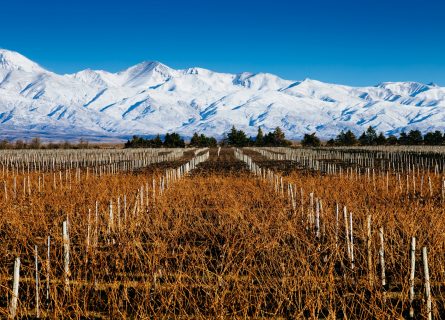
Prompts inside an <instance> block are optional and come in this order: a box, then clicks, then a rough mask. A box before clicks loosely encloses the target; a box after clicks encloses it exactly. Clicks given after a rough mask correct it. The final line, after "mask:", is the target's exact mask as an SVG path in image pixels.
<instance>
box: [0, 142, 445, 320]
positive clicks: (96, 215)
mask: <svg viewBox="0 0 445 320" xmlns="http://www.w3.org/2000/svg"><path fill="white" fill-rule="evenodd" d="M444 156H445V148H443V147H412V148H410V147H379V148H378V147H373V148H320V149H304V148H294V149H292V148H243V149H235V148H223V149H220V150H219V149H89V150H26V151H19V150H4V151H0V170H1V171H0V174H1V179H0V255H1V256H2V259H1V260H0V317H2V318H7V317H11V316H15V317H17V318H35V317H40V318H51V319H59V318H76V319H78V318H97V319H100V318H106V319H119V318H138V319H139V318H156V319H157V318H183V319H203V318H223V319H225V318H230V319H232V318H249V319H265V318H269V319H277V318H286V319H301V318H303V319H304V318H307V319H399V318H406V319H409V318H410V314H411V315H412V317H413V318H415V319H424V318H428V317H433V318H435V319H439V318H441V317H443V314H445V304H444V295H445V219H444V213H445V212H444V201H445V180H444V173H445V157H444ZM413 238H415V239H414V240H413ZM413 241H414V242H413Z"/></svg>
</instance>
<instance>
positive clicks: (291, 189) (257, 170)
mask: <svg viewBox="0 0 445 320" xmlns="http://www.w3.org/2000/svg"><path fill="white" fill-rule="evenodd" d="M235 157H236V158H237V159H238V160H241V161H243V162H245V163H246V165H247V167H248V168H249V170H250V171H251V172H252V173H253V174H254V175H256V176H257V177H259V178H261V179H263V180H265V181H266V182H268V183H270V184H272V185H273V187H274V191H275V192H276V193H277V194H279V195H281V196H283V197H285V198H287V200H288V201H289V203H291V206H292V211H293V212H296V207H297V205H296V194H295V191H296V187H295V185H293V184H292V183H288V184H287V188H286V187H285V182H284V181H283V177H282V176H280V175H279V174H276V173H275V172H273V171H272V170H269V169H264V168H261V167H260V166H259V165H258V164H256V163H255V162H254V161H253V160H252V158H251V157H249V156H248V155H246V154H244V153H243V152H242V150H240V149H236V150H235ZM285 189H287V191H288V192H287V194H286V193H285V192H284V190H285ZM303 194H304V192H303V189H301V197H302V198H301V204H302V206H301V207H302V223H303V224H304V222H305V221H304V217H303V216H304V209H303ZM309 202H310V205H309V206H310V210H309V212H308V217H307V222H308V224H309V227H307V230H312V229H314V236H315V238H316V239H320V238H321V237H323V236H324V232H325V230H324V225H322V213H323V209H322V200H321V199H315V201H314V193H313V192H311V193H310V194H309ZM314 203H315V215H314ZM339 211H340V210H339V205H338V203H337V204H336V210H335V220H336V225H335V246H336V247H338V239H339ZM343 220H344V227H345V231H344V233H345V241H346V252H347V257H348V260H349V262H350V269H351V270H354V268H355V261H354V229H353V213H352V212H349V216H348V211H347V208H346V207H343ZM371 225H372V216H371V215H368V216H367V239H366V247H367V251H368V252H367V257H368V261H367V264H368V270H369V272H368V275H369V282H370V284H371V285H373V282H374V276H373V274H372V272H371V270H372V269H373V259H372V252H371V239H372V228H371ZM378 235H379V240H380V248H379V252H378V255H379V263H380V272H381V274H380V276H381V277H380V279H381V287H382V290H383V295H384V297H385V296H386V291H385V287H386V284H387V283H386V268H385V238H384V228H383V227H380V228H379V230H378ZM415 257H416V238H415V237H412V239H411V250H410V274H409V302H410V311H409V314H410V317H411V318H414V309H413V302H414V297H415V292H414V275H415V269H416V258H415ZM422 261H423V275H424V288H425V303H426V317H427V319H428V320H431V319H432V302H431V301H432V296H431V286H430V273H429V266H428V252H427V247H422Z"/></svg>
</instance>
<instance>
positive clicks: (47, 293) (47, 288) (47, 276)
mask: <svg viewBox="0 0 445 320" xmlns="http://www.w3.org/2000/svg"><path fill="white" fill-rule="evenodd" d="M50 248H51V236H48V240H47V251H46V300H47V301H49V271H50Z"/></svg>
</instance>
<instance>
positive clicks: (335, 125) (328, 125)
mask: <svg viewBox="0 0 445 320" xmlns="http://www.w3.org/2000/svg"><path fill="white" fill-rule="evenodd" d="M232 125H234V126H235V127H236V128H238V129H242V130H244V131H246V132H247V133H248V134H249V135H255V134H256V132H257V129H258V127H261V128H262V129H263V131H266V132H267V131H271V130H273V129H274V128H275V127H277V126H279V127H281V128H282V129H283V131H284V133H285V134H286V137H287V138H291V139H300V138H301V137H302V136H303V135H304V134H305V133H312V132H317V135H318V136H319V137H321V138H325V139H328V138H331V137H334V136H336V135H337V134H338V133H339V132H340V131H341V130H345V129H351V130H352V131H353V132H355V133H356V134H360V133H361V132H362V131H364V130H365V129H366V128H367V127H369V126H373V127H374V128H375V129H376V130H377V131H379V132H380V131H381V132H383V133H385V134H386V135H389V134H396V135H397V134H399V133H400V132H402V131H408V130H411V129H419V130H421V131H423V132H426V131H431V130H442V131H443V130H444V129H445V88H444V87H440V86H437V85H435V84H433V83H431V84H423V83H418V82H383V83H380V84H378V85H375V86H368V87H351V86H345V85H338V84H330V83H324V82H320V81H317V80H312V79H305V80H302V81H292V80H285V79H282V78H280V77H278V76H276V75H273V74H269V73H248V72H243V73H239V74H230V73H219V72H213V71H210V70H207V69H202V68H188V69H182V70H175V69H172V68H170V67H168V66H166V65H164V64H162V63H160V62H142V63H140V64H137V65H135V66H132V67H130V68H128V69H126V70H123V71H120V72H117V73H111V72H107V71H102V70H90V69H87V70H83V71H80V72H77V73H74V74H64V75H60V74H57V73H54V72H51V71H49V70H46V69H45V68H43V67H41V66H40V65H39V64H37V63H35V62H33V61H31V60H29V59H27V58H26V57H24V56H23V55H21V54H19V53H17V52H14V51H10V50H4V49H0V138H2V137H3V138H4V137H6V138H11V139H12V138H31V137H36V136H40V137H42V138H44V139H50V140H61V139H65V140H75V139H79V138H81V137H82V138H85V139H88V140H91V141H95V140H96V141H99V140H105V139H111V140H113V139H115V140H121V139H125V138H128V137H130V136H132V135H143V136H152V135H155V134H158V133H161V134H163V133H166V132H178V133H180V134H182V135H183V136H185V137H190V136H191V135H192V134H193V133H194V132H198V133H204V134H206V135H211V136H215V137H218V138H220V137H222V135H223V134H224V133H225V132H227V131H229V130H230V128H231V127H232Z"/></svg>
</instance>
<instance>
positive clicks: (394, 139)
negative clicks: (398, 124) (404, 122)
mask: <svg viewBox="0 0 445 320" xmlns="http://www.w3.org/2000/svg"><path fill="white" fill-rule="evenodd" d="M398 142H399V141H398V140H397V137H396V136H395V135H393V134H391V135H389V137H388V138H387V139H386V144H387V145H390V146H395V145H396V144H397V143H398Z"/></svg>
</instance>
